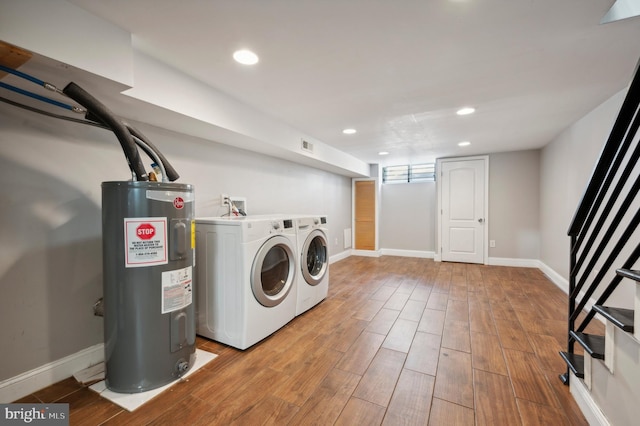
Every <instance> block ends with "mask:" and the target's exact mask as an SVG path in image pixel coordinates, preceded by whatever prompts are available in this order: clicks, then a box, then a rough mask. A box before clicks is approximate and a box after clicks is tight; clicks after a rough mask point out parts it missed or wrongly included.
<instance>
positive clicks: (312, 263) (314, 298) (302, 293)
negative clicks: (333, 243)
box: [295, 216, 329, 315]
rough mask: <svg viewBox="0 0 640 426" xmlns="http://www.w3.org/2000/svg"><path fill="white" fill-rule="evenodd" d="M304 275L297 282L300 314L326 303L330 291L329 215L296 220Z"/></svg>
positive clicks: (297, 306) (300, 275) (301, 271)
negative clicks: (327, 216)
mask: <svg viewBox="0 0 640 426" xmlns="http://www.w3.org/2000/svg"><path fill="white" fill-rule="evenodd" d="M295 224H296V230H297V238H298V239H297V241H298V249H299V250H300V274H299V275H298V279H297V288H298V295H297V302H296V315H300V314H302V313H304V312H306V311H308V310H309V309H311V308H313V307H314V306H316V305H317V304H318V303H320V302H322V301H323V300H324V299H325V298H326V297H327V293H328V292H329V244H328V235H329V230H328V228H327V218H326V216H301V217H296V219H295Z"/></svg>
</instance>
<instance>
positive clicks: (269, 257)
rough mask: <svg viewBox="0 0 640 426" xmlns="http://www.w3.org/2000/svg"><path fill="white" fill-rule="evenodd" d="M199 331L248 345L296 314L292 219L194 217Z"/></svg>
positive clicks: (243, 346)
mask: <svg viewBox="0 0 640 426" xmlns="http://www.w3.org/2000/svg"><path fill="white" fill-rule="evenodd" d="M195 234H196V266H195V271H196V295H195V297H196V300H197V302H196V307H197V312H196V333H197V334H199V335H201V336H203V337H208V338H210V339H213V340H215V341H217V342H220V343H225V344H227V345H230V346H233V347H235V348H238V349H246V348H248V347H250V346H252V345H254V344H255V343H257V342H259V341H260V340H262V339H264V338H266V337H267V336H269V335H270V334H272V333H274V332H275V331H277V330H278V329H280V328H281V327H283V326H284V325H285V324H287V323H288V322H289V321H291V320H292V319H293V318H294V317H295V313H296V302H297V298H296V296H297V288H296V282H295V278H296V275H297V269H298V260H297V259H298V249H297V242H296V228H295V224H294V222H293V220H292V219H283V218H267V217H244V216H238V217H222V218H221V217H216V218H196V232H195Z"/></svg>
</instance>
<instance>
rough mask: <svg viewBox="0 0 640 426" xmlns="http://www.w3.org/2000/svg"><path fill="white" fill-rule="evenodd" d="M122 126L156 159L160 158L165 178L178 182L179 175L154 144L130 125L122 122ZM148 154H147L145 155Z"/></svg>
mask: <svg viewBox="0 0 640 426" xmlns="http://www.w3.org/2000/svg"><path fill="white" fill-rule="evenodd" d="M124 125H125V126H126V127H127V129H129V132H130V133H131V134H132V135H133V136H135V137H136V138H138V139H140V140H141V141H142V142H144V143H146V144H147V145H149V147H150V148H151V149H152V150H153V151H154V152H155V153H156V155H157V156H158V158H160V161H162V165H163V166H164V169H165V172H166V173H167V178H168V179H169V180H170V181H171V182H173V181H176V180H178V178H179V177H180V175H179V174H178V172H177V171H176V169H174V168H173V166H172V165H171V164H169V160H167V159H166V158H165V157H164V155H162V153H161V152H160V151H158V148H156V147H155V145H154V144H152V143H151V141H149V140H148V139H147V138H146V137H145V136H144V135H143V134H142V132H140V131H139V130H138V129H136V128H135V127H133V126H132V125H131V124H129V123H127V122H126V121H125V122H124ZM147 154H148V153H147Z"/></svg>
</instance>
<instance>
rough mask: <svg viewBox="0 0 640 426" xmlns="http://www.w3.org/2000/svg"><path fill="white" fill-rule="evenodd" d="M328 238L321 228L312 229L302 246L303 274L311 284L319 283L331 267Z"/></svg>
mask: <svg viewBox="0 0 640 426" xmlns="http://www.w3.org/2000/svg"><path fill="white" fill-rule="evenodd" d="M327 253H328V251H327V238H326V236H325V234H324V232H322V231H321V230H319V229H314V230H313V231H311V233H310V234H309V236H308V237H307V239H306V240H305V242H304V246H303V247H302V265H301V268H302V276H304V280H305V281H306V282H307V283H308V284H309V285H318V284H319V283H320V281H322V279H323V278H324V276H325V274H326V273H327V269H328V268H329V256H328V254H327Z"/></svg>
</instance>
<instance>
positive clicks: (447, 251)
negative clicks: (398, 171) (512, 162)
mask: <svg viewBox="0 0 640 426" xmlns="http://www.w3.org/2000/svg"><path fill="white" fill-rule="evenodd" d="M441 179H442V182H441V190H442V201H441V203H442V204H441V206H442V211H441V214H442V221H441V224H442V231H441V232H442V260H443V261H450V262H467V263H484V247H485V242H484V235H485V229H484V228H485V226H486V218H485V217H484V215H485V161H484V160H482V159H479V160H461V161H446V162H443V163H442V174H441Z"/></svg>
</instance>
